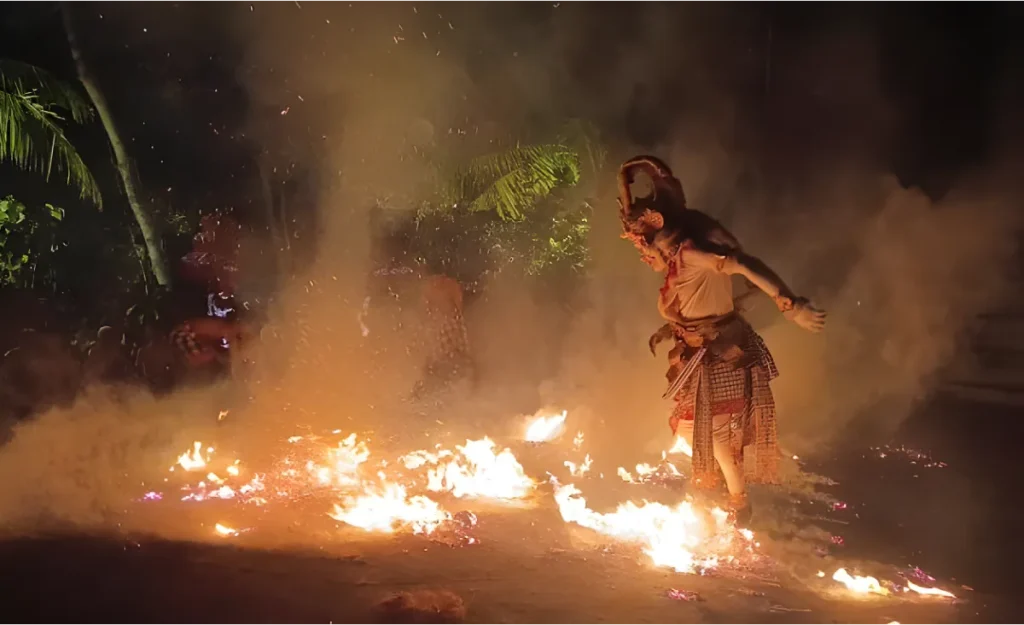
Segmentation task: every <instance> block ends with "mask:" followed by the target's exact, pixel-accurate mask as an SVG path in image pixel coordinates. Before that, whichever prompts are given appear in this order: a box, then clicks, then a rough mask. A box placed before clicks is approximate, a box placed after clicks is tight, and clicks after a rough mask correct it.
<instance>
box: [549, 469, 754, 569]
mask: <svg viewBox="0 0 1024 625" xmlns="http://www.w3.org/2000/svg"><path fill="white" fill-rule="evenodd" d="M555 501H556V502H557V503H558V509H559V512H561V514H562V518H563V519H564V520H565V521H566V522H568V523H576V524H578V525H582V526H583V527H586V528H589V529H592V530H594V531H597V532H600V533H602V534H606V535H608V536H612V537H614V538H617V539H619V540H623V541H626V542H632V543H636V544H639V545H641V546H642V547H643V550H644V553H645V554H647V555H648V556H649V557H650V558H651V560H652V561H653V562H654V564H655V565H656V566H665V567H669V568H672V569H674V570H675V571H678V572H682V573H690V572H694V571H697V570H704V569H709V568H714V567H715V566H717V565H718V560H719V557H720V555H722V554H725V553H727V551H728V550H729V549H730V547H731V546H732V544H731V543H732V536H733V535H734V533H733V532H732V531H731V530H732V528H731V527H730V526H729V525H728V523H727V516H728V515H727V514H726V513H725V512H724V511H722V510H718V509H715V510H713V511H712V512H711V515H710V516H711V517H712V518H708V516H707V515H702V514H700V513H698V512H697V510H695V509H694V507H693V505H692V504H691V503H690V502H689V501H683V502H680V503H679V504H677V505H676V506H674V507H669V506H666V505H664V504H660V503H654V502H648V501H645V502H643V503H642V504H640V505H638V504H635V503H633V502H631V501H628V502H626V503H623V504H619V506H618V508H616V510H615V511H614V512H611V513H608V514H601V513H599V512H595V511H593V510H591V509H590V508H588V507H587V501H586V499H584V498H583V496H582V495H581V494H580V491H579V489H577V488H576V487H575V486H573V485H571V484H569V485H566V486H557V485H556V487H555ZM749 536H750V537H751V538H752V537H753V534H749ZM726 557H727V558H728V559H730V560H731V559H732V556H728V555H727V556H726Z"/></svg>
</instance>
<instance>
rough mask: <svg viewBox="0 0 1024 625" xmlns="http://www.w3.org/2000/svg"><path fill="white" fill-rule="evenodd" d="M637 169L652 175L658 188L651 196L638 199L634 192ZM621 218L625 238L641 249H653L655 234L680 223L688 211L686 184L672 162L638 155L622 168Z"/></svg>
mask: <svg viewBox="0 0 1024 625" xmlns="http://www.w3.org/2000/svg"><path fill="white" fill-rule="evenodd" d="M637 171H643V172H644V173H646V174H647V175H648V176H650V178H651V182H652V183H653V185H654V191H653V193H652V194H651V195H650V196H647V197H644V198H639V199H634V198H633V195H632V193H630V190H629V185H630V184H632V182H633V180H634V177H635V175H636V172H637ZM618 185H619V219H620V220H622V231H623V234H622V238H624V239H629V240H630V241H632V242H633V245H635V246H637V248H639V249H640V251H641V252H645V253H646V251H647V250H648V249H650V247H651V244H652V243H653V241H654V236H655V235H656V234H657V233H658V232H659V231H660V230H662V229H663V228H665V226H666V225H668V224H677V223H678V222H679V220H680V217H681V216H682V213H683V211H685V210H686V195H685V194H684V193H683V185H682V184H681V183H680V182H679V179H677V178H676V177H675V176H674V175H673V174H672V170H671V169H669V167H668V165H666V164H665V163H664V161H662V160H661V159H659V158H657V157H654V156H634V157H633V158H631V159H629V160H627V161H626V162H625V163H623V164H622V166H621V167H620V168H619V177H618Z"/></svg>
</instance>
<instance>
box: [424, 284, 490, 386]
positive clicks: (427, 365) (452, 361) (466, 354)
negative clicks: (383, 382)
mask: <svg viewBox="0 0 1024 625" xmlns="http://www.w3.org/2000/svg"><path fill="white" fill-rule="evenodd" d="M420 305H421V311H422V315H423V317H422V319H423V322H424V332H423V344H424V345H423V346H424V348H425V354H424V357H425V359H424V363H423V375H422V377H421V378H420V380H418V381H417V384H416V386H415V387H414V389H413V396H414V397H420V396H422V395H423V394H424V393H426V392H427V391H428V390H430V389H436V388H442V387H446V386H448V385H449V384H451V383H453V382H455V381H456V380H460V379H469V380H472V379H474V376H475V367H474V363H473V359H472V356H471V355H470V351H469V336H468V333H467V332H466V323H465V319H464V318H463V315H462V306H463V295H462V285H460V284H459V283H458V281H457V280H455V279H454V278H451V277H449V276H445V275H440V274H427V275H426V276H425V277H423V278H422V279H421V291H420Z"/></svg>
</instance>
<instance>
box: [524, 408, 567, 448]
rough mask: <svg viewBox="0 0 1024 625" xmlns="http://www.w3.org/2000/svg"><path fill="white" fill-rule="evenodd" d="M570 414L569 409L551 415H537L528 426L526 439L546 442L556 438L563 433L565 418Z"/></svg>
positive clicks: (534, 441)
mask: <svg viewBox="0 0 1024 625" xmlns="http://www.w3.org/2000/svg"><path fill="white" fill-rule="evenodd" d="M568 416H569V413H568V412H567V411H562V414H560V415H553V416H549V417H537V418H536V419H534V420H533V422H532V423H531V424H530V426H529V427H528V428H526V437H525V438H526V441H527V442H528V443H546V442H548V441H550V440H553V439H555V438H556V437H558V435H560V434H561V433H562V430H563V429H564V426H565V419H566V417H568Z"/></svg>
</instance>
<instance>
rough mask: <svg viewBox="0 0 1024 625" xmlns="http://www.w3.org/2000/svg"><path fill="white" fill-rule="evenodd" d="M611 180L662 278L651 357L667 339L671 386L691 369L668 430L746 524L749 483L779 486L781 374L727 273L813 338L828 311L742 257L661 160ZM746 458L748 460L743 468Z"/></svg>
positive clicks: (633, 234)
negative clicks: (639, 194)
mask: <svg viewBox="0 0 1024 625" xmlns="http://www.w3.org/2000/svg"><path fill="white" fill-rule="evenodd" d="M641 171H642V172H644V173H646V174H647V175H648V176H649V177H650V178H651V181H652V183H653V189H654V191H653V193H652V194H651V195H650V196H647V197H643V198H634V197H633V195H632V192H631V190H630V185H631V183H632V182H633V181H634V176H635V174H636V173H637V172H641ZM618 183H619V184H618V187H619V208H620V219H621V221H622V225H623V230H624V234H623V238H625V239H628V240H630V241H631V242H632V243H633V244H634V245H635V246H636V247H637V248H638V249H639V250H640V253H641V256H642V258H643V260H644V262H645V263H647V264H648V265H649V266H651V268H653V269H654V270H655V271H659V272H663V273H664V274H665V282H664V285H663V286H662V288H661V291H660V294H659V297H658V310H659V312H660V313H661V315H662V317H663V318H664V319H665V320H666V321H667V323H666V324H665V325H664V326H662V327H661V328H660V329H659V330H658V331H657V332H655V333H654V334H653V335H652V336H651V338H650V341H649V347H650V349H651V352H652V353H655V354H656V349H657V346H658V344H659V343H661V342H662V341H665V340H668V339H673V340H674V342H675V346H674V347H673V349H672V350H671V352H670V353H669V363H670V367H669V370H668V373H667V375H666V377H667V378H668V380H669V384H670V388H671V387H672V383H673V382H675V381H676V380H677V377H678V376H679V375H680V373H681V372H683V370H684V369H687V370H688V371H689V372H690V373H689V375H688V377H687V378H686V379H685V381H684V382H683V383H682V385H681V386H680V387H679V390H678V391H677V392H676V393H675V396H674V397H673V398H672V399H673V400H674V401H675V407H674V409H673V411H672V414H671V416H670V418H669V426H670V427H671V429H672V431H673V433H675V434H676V435H678V436H681V437H683V438H684V439H686V441H687V442H688V443H689V444H690V446H691V448H692V450H693V475H692V481H693V483H694V484H695V485H697V486H699V487H703V488H712V487H715V486H716V485H717V484H718V483H719V476H720V475H721V476H722V477H724V478H725V484H726V487H727V489H728V492H729V495H730V508H731V512H732V514H733V516H734V517H735V518H736V519H737V520H739V521H741V522H742V521H746V520H748V519H749V516H750V506H749V503H748V500H747V495H746V483H747V482H748V481H751V482H761V483H774V482H777V480H778V475H777V462H778V455H779V451H778V440H777V436H776V427H775V401H774V399H773V398H772V393H771V389H770V388H769V382H771V381H772V380H773V379H774V378H775V377H777V376H778V370H777V369H776V367H775V362H774V360H773V359H772V356H771V353H770V352H769V351H768V348H767V347H766V346H765V344H764V341H763V340H762V339H761V337H760V336H758V334H757V333H756V332H755V331H754V329H753V328H751V327H750V325H749V324H748V323H747V322H746V320H744V319H743V317H742V316H741V315H740V314H739V313H738V312H737V311H736V308H735V302H734V299H733V289H732V276H734V275H738V276H742V277H743V278H745V279H746V280H747V281H748V282H749V283H751V284H753V285H754V286H756V287H757V288H759V289H760V290H761V291H764V293H766V294H767V295H768V296H769V297H771V298H772V299H773V300H774V301H775V303H776V305H777V306H778V308H779V310H780V311H781V312H782V313H783V314H784V316H785V317H786V318H787V319H789V320H790V321H792V322H794V323H796V324H797V325H799V326H800V327H802V328H804V329H806V330H809V331H811V332H819V331H821V330H822V329H823V327H824V324H825V313H824V311H821V310H818V309H817V308H815V307H814V306H813V305H812V304H811V303H810V301H809V300H807V299H806V298H803V297H798V296H797V295H795V294H794V293H793V291H792V290H790V288H789V287H788V286H786V284H785V283H784V282H783V281H782V280H781V279H780V278H779V277H778V276H777V275H776V274H775V273H774V272H773V271H772V270H771V269H769V268H768V267H767V266H766V265H765V264H764V263H763V262H761V261H760V260H758V259H757V258H755V257H753V256H750V255H749V254H747V253H746V252H744V250H743V249H742V247H741V246H740V244H739V242H738V241H737V239H736V238H735V237H734V236H733V235H732V234H731V233H729V231H727V230H726V229H725V228H724V227H723V226H722V225H721V224H720V223H718V222H717V221H715V220H714V219H712V218H711V217H709V216H707V215H705V214H704V213H701V212H699V211H696V210H692V209H689V208H687V206H686V197H685V195H684V193H683V188H682V185H681V184H680V182H679V180H678V179H676V178H675V176H674V175H673V174H672V171H671V170H670V169H669V168H668V166H667V165H665V163H663V162H662V161H661V160H659V159H657V158H654V157H651V156H638V157H635V158H633V159H630V160H629V161H626V162H625V163H624V164H623V165H622V167H621V168H620V170H619V178H618ZM702 348H705V349H704V351H701V350H702ZM695 358H699V360H698V361H697V362H696V363H693V366H691V367H686V365H687V364H688V363H690V361H691V359H695ZM745 452H746V453H745ZM747 454H750V455H753V462H751V463H749V464H750V466H749V467H748V466H747V465H748V463H747V462H746V457H745V456H746V455H747ZM716 464H717V469H716Z"/></svg>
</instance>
